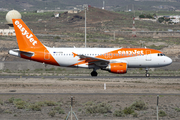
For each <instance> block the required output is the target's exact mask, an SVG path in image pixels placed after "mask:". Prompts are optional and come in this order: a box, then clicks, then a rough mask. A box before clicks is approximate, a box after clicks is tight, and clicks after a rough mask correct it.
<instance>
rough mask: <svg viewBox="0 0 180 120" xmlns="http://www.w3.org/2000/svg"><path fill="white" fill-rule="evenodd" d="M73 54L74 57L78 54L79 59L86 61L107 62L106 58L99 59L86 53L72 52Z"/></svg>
mask: <svg viewBox="0 0 180 120" xmlns="http://www.w3.org/2000/svg"><path fill="white" fill-rule="evenodd" d="M73 55H74V57H76V56H78V57H79V58H80V59H79V61H81V60H85V62H88V63H95V62H101V63H109V61H108V60H105V59H101V58H96V57H91V56H86V55H78V54H76V53H73Z"/></svg>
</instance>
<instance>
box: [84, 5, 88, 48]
mask: <svg viewBox="0 0 180 120" xmlns="http://www.w3.org/2000/svg"><path fill="white" fill-rule="evenodd" d="M86 10H88V5H87V4H84V11H85V48H86V38H87V37H86Z"/></svg>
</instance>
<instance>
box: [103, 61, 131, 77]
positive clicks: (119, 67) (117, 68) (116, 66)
mask: <svg viewBox="0 0 180 120" xmlns="http://www.w3.org/2000/svg"><path fill="white" fill-rule="evenodd" d="M106 70H108V71H109V72H112V73H117V74H125V73H126V72H127V63H109V65H108V66H107V67H106Z"/></svg>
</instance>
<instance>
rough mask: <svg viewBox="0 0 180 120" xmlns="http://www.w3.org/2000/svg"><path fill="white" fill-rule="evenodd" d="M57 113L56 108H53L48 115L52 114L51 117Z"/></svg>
mask: <svg viewBox="0 0 180 120" xmlns="http://www.w3.org/2000/svg"><path fill="white" fill-rule="evenodd" d="M55 114H56V112H55V111H54V110H52V111H50V112H49V113H48V115H49V116H51V117H54V116H55Z"/></svg>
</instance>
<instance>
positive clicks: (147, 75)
mask: <svg viewBox="0 0 180 120" xmlns="http://www.w3.org/2000/svg"><path fill="white" fill-rule="evenodd" d="M148 70H149V69H148V68H146V77H150V74H149V73H148Z"/></svg>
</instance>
